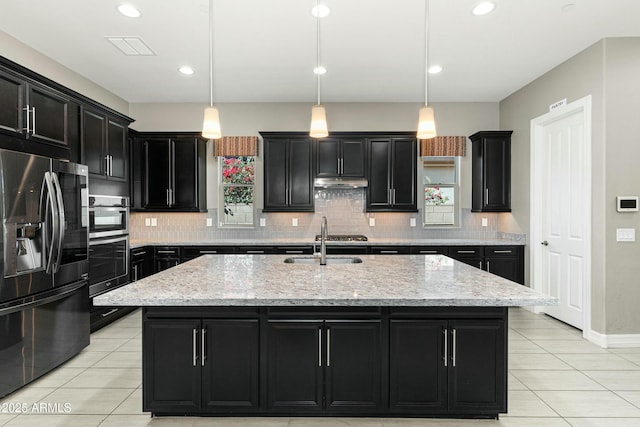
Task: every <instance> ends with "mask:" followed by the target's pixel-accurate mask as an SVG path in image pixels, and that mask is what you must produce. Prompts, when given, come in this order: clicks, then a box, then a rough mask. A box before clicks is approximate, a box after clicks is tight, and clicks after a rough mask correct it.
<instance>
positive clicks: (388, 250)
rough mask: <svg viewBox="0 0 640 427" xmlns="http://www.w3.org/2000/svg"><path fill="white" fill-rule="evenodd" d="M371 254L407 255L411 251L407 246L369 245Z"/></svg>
mask: <svg viewBox="0 0 640 427" xmlns="http://www.w3.org/2000/svg"><path fill="white" fill-rule="evenodd" d="M369 253H370V254H372V255H408V254H410V253H411V248H410V247H409V246H370V247H369Z"/></svg>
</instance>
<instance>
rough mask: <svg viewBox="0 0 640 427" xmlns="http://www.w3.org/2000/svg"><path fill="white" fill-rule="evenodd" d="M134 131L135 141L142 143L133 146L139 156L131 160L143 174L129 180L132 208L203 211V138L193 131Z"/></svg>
mask: <svg viewBox="0 0 640 427" xmlns="http://www.w3.org/2000/svg"><path fill="white" fill-rule="evenodd" d="M136 135H137V138H136V142H135V144H142V150H138V149H133V153H134V156H136V155H140V156H141V157H142V158H134V159H132V161H133V162H135V164H136V165H137V166H138V167H141V168H143V170H144V174H143V176H142V177H137V176H136V177H135V179H134V180H132V184H133V188H132V194H134V203H135V205H134V206H133V207H132V210H134V211H135V210H143V211H171V212H205V211H206V208H207V201H206V188H207V187H206V157H205V156H206V141H205V140H204V139H203V138H202V137H201V136H199V134H195V133H191V134H172V133H152V134H151V133H142V132H141V133H137V134H136ZM137 186H141V187H142V191H140V190H139V189H138V188H137ZM136 195H140V196H141V199H142V200H141V201H138V199H139V198H140V197H135V196H136ZM138 203H139V204H138Z"/></svg>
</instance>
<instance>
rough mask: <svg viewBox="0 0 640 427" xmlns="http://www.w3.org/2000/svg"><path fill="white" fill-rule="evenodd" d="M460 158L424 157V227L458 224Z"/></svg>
mask: <svg viewBox="0 0 640 427" xmlns="http://www.w3.org/2000/svg"><path fill="white" fill-rule="evenodd" d="M458 163H459V161H458V157H424V160H423V173H422V177H423V184H424V225H425V226H431V225H457V224H458V216H459V215H458V211H459V206H458V204H459V202H458V198H459V196H458Z"/></svg>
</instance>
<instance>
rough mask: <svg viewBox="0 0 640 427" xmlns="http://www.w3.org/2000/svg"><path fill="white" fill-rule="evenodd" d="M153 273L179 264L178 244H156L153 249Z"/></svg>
mask: <svg viewBox="0 0 640 427" xmlns="http://www.w3.org/2000/svg"><path fill="white" fill-rule="evenodd" d="M154 264H155V268H154V273H157V272H159V271H162V270H166V269H168V268H171V267H175V266H176V265H178V264H180V247H179V246H156V247H155V249H154Z"/></svg>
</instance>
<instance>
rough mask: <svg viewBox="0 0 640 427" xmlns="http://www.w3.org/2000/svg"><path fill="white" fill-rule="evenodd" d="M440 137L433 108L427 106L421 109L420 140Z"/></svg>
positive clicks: (419, 118)
mask: <svg viewBox="0 0 640 427" xmlns="http://www.w3.org/2000/svg"><path fill="white" fill-rule="evenodd" d="M436 136H438V134H437V133H436V121H435V119H434V116H433V108H431V107H427V106H426V105H425V106H424V107H422V108H421V109H420V115H419V117H418V139H430V138H434V137H436Z"/></svg>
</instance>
